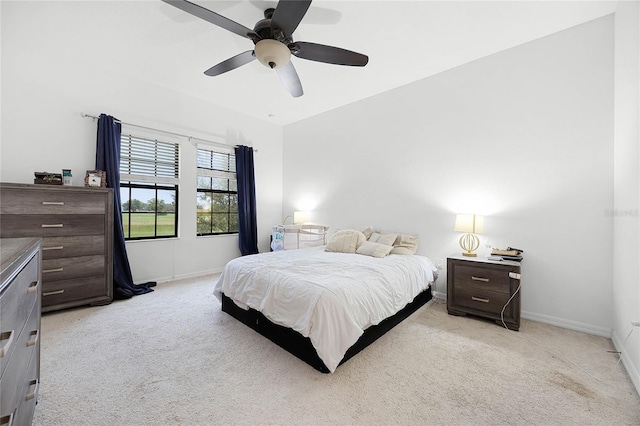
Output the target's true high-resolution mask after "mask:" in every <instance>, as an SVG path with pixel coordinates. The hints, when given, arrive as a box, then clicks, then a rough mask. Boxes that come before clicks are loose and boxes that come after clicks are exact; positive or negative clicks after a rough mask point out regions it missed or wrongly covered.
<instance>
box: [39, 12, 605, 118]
mask: <svg viewBox="0 0 640 426" xmlns="http://www.w3.org/2000/svg"><path fill="white" fill-rule="evenodd" d="M195 2H196V3H198V4H199V5H201V6H203V7H206V8H208V9H210V10H213V11H215V12H217V13H219V14H221V15H224V16H226V17H228V18H230V19H232V20H234V21H236V22H238V23H240V24H242V25H244V26H246V27H249V28H253V26H254V24H255V23H256V22H257V21H258V20H260V19H262V18H263V10H264V9H266V8H268V7H275V6H276V4H277V2H276V1H270V0H249V1H247V0H244V1H241V0H236V1H202V0H197V1H195ZM57 3H58V5H57V6H56V7H55V8H53V7H52V8H50V9H49V10H47V8H45V10H44V11H42V12H41V13H47V16H48V17H51V15H52V14H60V16H63V18H62V19H64V22H63V25H60V24H59V23H57V24H56V31H58V33H59V32H61V31H62V32H64V31H66V32H67V33H68V35H69V37H70V38H71V37H73V43H74V44H75V46H76V47H77V48H79V49H83V55H84V59H85V60H87V61H91V60H95V61H97V62H100V59H99V55H100V54H101V53H100V52H99V49H95V46H97V45H101V44H102V43H105V44H108V45H111V46H117V47H118V52H119V54H118V55H116V58H114V60H113V61H112V62H111V64H110V65H109V66H111V67H112V68H113V69H114V72H116V70H117V72H118V73H123V74H126V75H128V76H130V77H131V78H133V79H137V80H140V79H144V80H145V81H147V82H149V83H152V84H154V85H158V86H161V87H165V88H167V89H169V90H172V91H176V92H179V93H183V94H186V95H188V96H192V97H196V98H199V99H202V100H204V101H206V102H210V103H212V104H216V105H220V106H222V107H224V108H229V109H231V110H235V111H238V112H241V113H243V114H248V115H250V116H253V117H256V118H259V119H262V120H267V121H269V122H272V123H275V124H278V125H286V124H289V123H293V122H296V121H299V120H303V119H305V118H308V117H311V116H314V115H317V114H321V113H323V112H325V111H328V110H332V109H335V108H338V107H340V106H342V105H346V104H349V103H352V102H357V101H359V100H361V99H364V98H367V97H371V96H375V95H377V94H379V93H382V92H385V91H388V90H391V89H393V88H396V87H399V86H403V85H406V84H409V83H411V82H414V81H417V80H420V79H424V78H426V77H429V76H431V75H434V74H436V73H439V72H442V71H445V70H447V69H451V68H453V67H456V66H459V65H462V64H464V63H467V62H469V61H473V60H475V59H478V58H481V57H484V56H487V55H491V54H493V53H496V52H499V51H501V50H504V49H508V48H510V47H513V46H517V45H519V44H522V43H526V42H527V41H530V40H534V39H536V38H540V37H543V36H545V35H548V34H551V33H554V32H557V31H560V30H563V29H566V28H569V27H571V26H574V25H577V24H580V23H583V22H587V21H589V20H592V19H595V18H598V17H601V16H604V15H606V14H608V13H612V12H613V10H614V8H615V3H614V2H594V1H568V2H559V1H551V2H549V1H531V2H524V1H501V2H492V1H367V0H362V1H344V0H342V1H322V0H316V1H314V2H313V3H312V5H311V7H310V9H309V11H308V12H307V15H306V16H305V17H304V18H303V20H302V22H301V24H300V25H299V27H298V28H297V30H296V31H295V32H294V34H293V37H294V40H297V41H309V42H315V43H321V44H327V45H331V46H336V47H342V48H345V49H349V50H353V51H356V52H360V53H364V54H366V55H368V56H369V63H368V64H367V66H365V67H347V66H337V65H329V64H324V63H319V62H313V61H307V60H304V59H300V58H296V57H292V62H293V63H294V65H295V67H296V69H297V72H298V75H299V77H300V80H301V82H302V85H303V88H304V92H305V93H304V95H303V96H302V97H300V98H293V97H291V95H289V93H288V92H287V91H286V90H285V88H284V87H283V86H282V84H281V83H280V80H279V79H278V77H277V75H276V74H275V72H274V71H273V70H270V69H267V68H266V67H264V66H263V65H261V64H260V63H259V62H258V61H253V62H251V63H249V64H247V65H244V66H242V67H240V68H238V69H235V70H232V71H230V72H227V73H225V74H222V75H219V76H216V77H207V76H205V75H204V74H203V73H204V71H205V70H207V69H208V68H210V67H211V66H213V65H215V64H217V63H218V62H221V61H223V60H225V59H227V58H230V57H232V56H234V55H237V54H239V53H241V52H244V51H246V50H251V49H252V48H253V43H252V42H251V41H250V40H249V39H246V38H243V37H240V36H238V35H236V34H234V33H231V32H229V31H226V30H224V29H222V28H219V27H217V26H214V25H213V24H210V23H208V22H206V21H203V20H201V19H198V18H196V17H193V16H191V15H189V14H187V13H186V12H183V11H182V10H179V9H177V8H175V7H173V6H171V5H169V4H166V3H164V2H161V1H159V0H157V1H151V0H146V1H98V2H74V1H66V2H57ZM89 4H90V5H91V6H88V5H89ZM74 14H75V15H78V16H75V17H74ZM70 18H75V19H70ZM54 22H55V21H54ZM83 45H86V46H84V48H83ZM93 56H95V58H93ZM101 62H103V63H104V61H101Z"/></svg>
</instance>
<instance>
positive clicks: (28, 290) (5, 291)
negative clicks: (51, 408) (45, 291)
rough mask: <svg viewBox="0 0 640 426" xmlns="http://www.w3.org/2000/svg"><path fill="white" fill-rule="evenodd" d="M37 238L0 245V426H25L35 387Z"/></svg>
mask: <svg viewBox="0 0 640 426" xmlns="http://www.w3.org/2000/svg"><path fill="white" fill-rule="evenodd" d="M40 242H41V240H40V239H39V238H11V239H1V240H0V262H1V264H2V269H1V270H0V277H1V280H2V281H1V284H0V425H3V426H4V425H30V424H31V421H32V419H33V413H34V411H35V407H36V401H37V399H38V386H39V383H40V297H41V288H42V286H41V285H40V283H41V280H40V261H41V252H40Z"/></svg>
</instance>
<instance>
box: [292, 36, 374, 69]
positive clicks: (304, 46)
mask: <svg viewBox="0 0 640 426" xmlns="http://www.w3.org/2000/svg"><path fill="white" fill-rule="evenodd" d="M291 53H293V54H294V55H296V56H297V57H298V58H302V59H308V60H310V61H317V62H325V63H327V64H335V65H350V66H354V67H364V66H365V65H367V62H369V57H368V56H367V55H363V54H361V53H356V52H352V51H351V50H346V49H341V48H339V47H333V46H326V45H324V44H317V43H308V42H305V41H297V42H295V43H294V46H293V47H291Z"/></svg>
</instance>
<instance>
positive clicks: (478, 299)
mask: <svg viewBox="0 0 640 426" xmlns="http://www.w3.org/2000/svg"><path fill="white" fill-rule="evenodd" d="M471 300H473V301H474V302H482V303H489V299H481V298H479V297H475V296H471Z"/></svg>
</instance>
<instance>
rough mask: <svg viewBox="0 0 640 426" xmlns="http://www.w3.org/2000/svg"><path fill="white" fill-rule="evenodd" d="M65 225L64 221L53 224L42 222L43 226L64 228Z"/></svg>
mask: <svg viewBox="0 0 640 426" xmlns="http://www.w3.org/2000/svg"><path fill="white" fill-rule="evenodd" d="M63 226H64V224H62V223H54V224H51V225H47V224H46V223H43V224H42V227H43V228H62V227H63Z"/></svg>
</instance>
